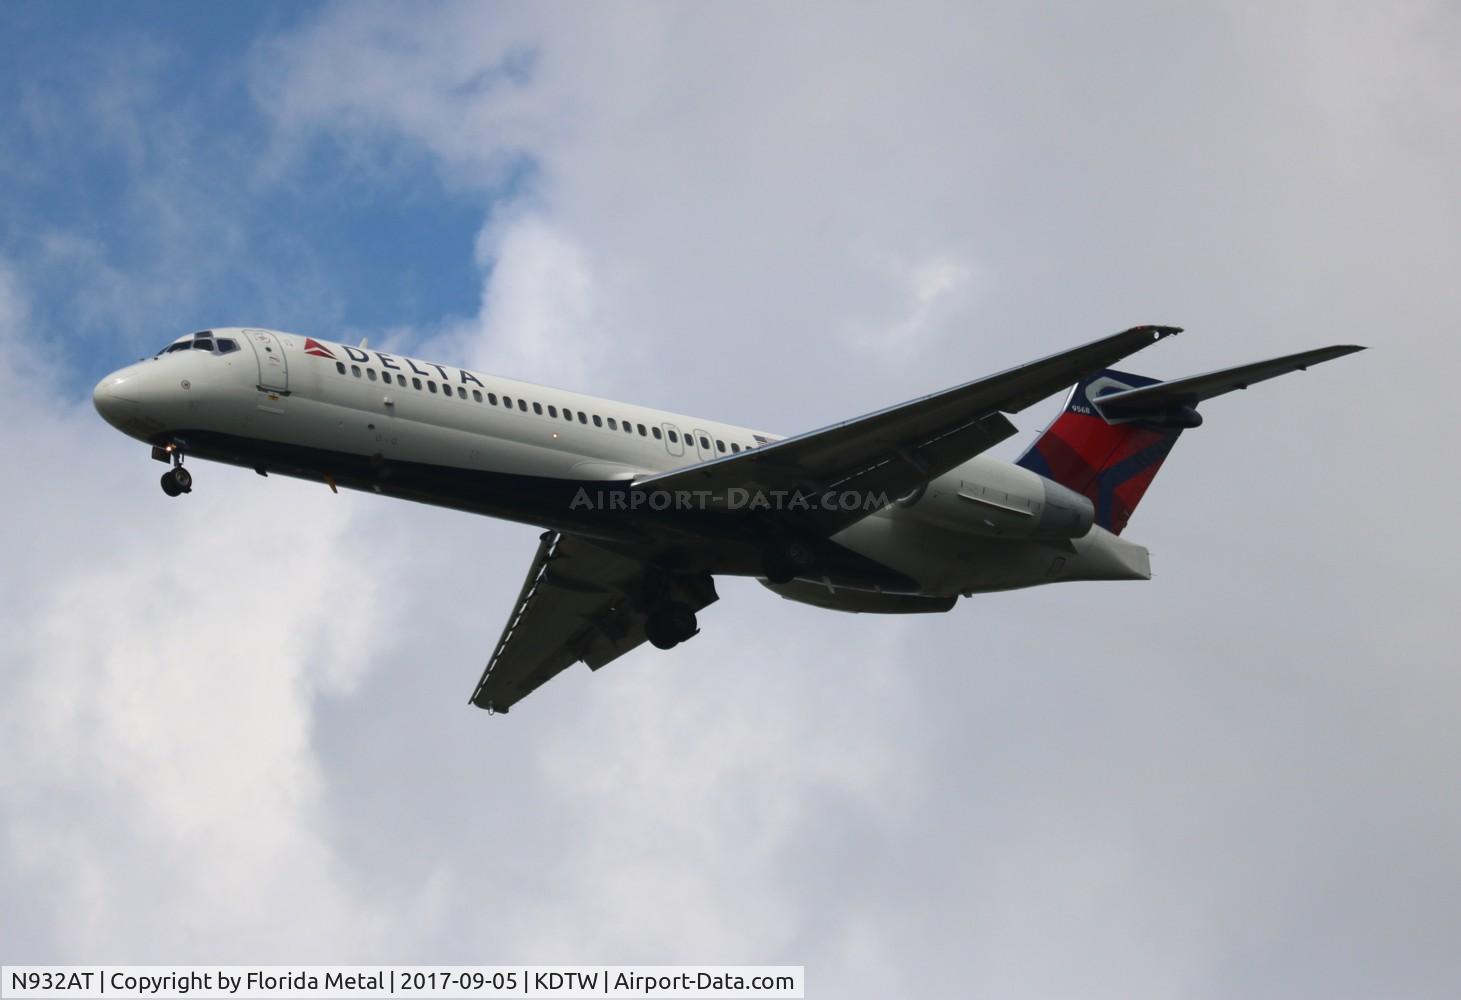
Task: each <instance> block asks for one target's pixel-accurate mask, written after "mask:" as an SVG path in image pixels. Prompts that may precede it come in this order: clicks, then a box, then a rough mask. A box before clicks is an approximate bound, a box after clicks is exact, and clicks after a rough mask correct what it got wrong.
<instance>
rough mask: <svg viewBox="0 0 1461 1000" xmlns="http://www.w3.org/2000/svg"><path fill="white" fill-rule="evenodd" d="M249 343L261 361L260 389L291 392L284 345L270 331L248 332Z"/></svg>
mask: <svg viewBox="0 0 1461 1000" xmlns="http://www.w3.org/2000/svg"><path fill="white" fill-rule="evenodd" d="M246 332H247V333H248V341H249V344H250V345H252V346H253V349H254V356H255V357H257V358H258V359H259V388H260V389H267V390H268V391H269V392H277V393H288V392H289V361H288V359H286V358H285V357H284V345H283V344H281V343H279V338H278V337H277V336H275V335H274V334H273V333H271V332H270V331H268V330H248V331H246Z"/></svg>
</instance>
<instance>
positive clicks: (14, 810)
mask: <svg viewBox="0 0 1461 1000" xmlns="http://www.w3.org/2000/svg"><path fill="white" fill-rule="evenodd" d="M1344 7H1348V8H1350V9H1347V10H1345V9H1342V8H1344ZM1457 51H1461V14H1458V9H1457V8H1456V6H1455V5H1454V4H1445V3H1439V2H1437V3H1399V2H1396V3H1386V4H1371V5H1339V4H1322V3H1315V4H1287V5H1274V4H1265V3H1252V4H1228V5H1216V6H1197V5H1182V10H1181V11H1180V12H1179V11H1177V10H1175V9H1174V8H1173V6H1172V5H1169V4H1162V3H1150V4H1140V3H1137V4H1103V5H1095V6H1093V5H1089V4H1070V5H1058V4H1056V5H1042V6H1038V7H1036V6H1032V5H1028V4H956V5H950V6H947V7H942V6H931V5H922V6H919V5H908V4H898V5H892V4H888V5H883V6H870V5H860V6H837V7H822V6H816V5H812V4H797V5H791V6H788V5H782V4H774V5H764V6H754V5H737V6H734V7H732V6H723V7H711V6H706V5H676V6H655V5H637V6H633V7H631V6H605V5H600V6H593V7H588V6H582V5H572V6H544V5H533V6H501V5H497V6H488V5H479V6H474V7H465V8H456V7H449V6H423V5H410V6H406V5H402V6H395V7H374V6H365V5H350V6H345V7H339V8H333V7H323V8H322V7H308V6H295V5H287V6H282V7H271V6H253V5H238V9H233V8H231V7H227V6H220V5H183V6H180V7H166V6H155V5H154V6H147V5H127V6H121V5H106V6H102V5H94V6H81V5H49V4H46V5H39V4H23V3H21V4H17V3H10V4H6V5H4V6H0V190H3V192H4V194H3V196H0V353H3V361H4V364H3V366H0V420H3V422H4V425H5V427H6V432H5V441H6V442H7V450H8V452H9V454H8V465H9V469H10V477H9V480H8V486H7V488H6V490H5V491H4V493H3V499H0V505H3V507H0V510H3V514H4V517H3V518H0V533H3V536H0V541H3V550H4V553H5V559H4V563H3V566H4V569H3V571H0V732H3V733H4V737H3V741H0V898H3V899H4V900H6V901H7V902H6V904H5V905H4V906H3V907H0V960H3V961H5V962H124V961H125V962H132V963H148V962H240V963H269V962H277V963H286V962H305V961H310V962H354V961H365V962H371V961H399V962H435V963H447V962H450V963H460V962H476V963H497V962H502V963H534V962H543V963H548V962H594V963H616V962H625V963H628V962H643V963H674V962H726V963H786V964H804V965H805V966H806V967H807V982H808V990H809V995H814V996H859V997H860V996H867V997H877V996H889V995H916V996H930V997H943V996H949V997H953V996H967V995H987V996H1001V997H1050V996H1083V997H1084V996H1111V997H1164V998H1166V997H1176V996H1181V997H1199V998H1207V997H1243V998H1252V997H1263V996H1274V997H1293V996H1313V997H1320V996H1322V997H1374V996H1381V995H1384V996H1406V997H1431V996H1434V997H1443V996H1444V997H1450V996H1454V995H1455V994H1456V988H1457V983H1458V982H1461V949H1458V947H1457V942H1458V940H1461V793H1458V789H1461V741H1458V738H1457V735H1456V732H1457V722H1456V720H1457V719H1458V718H1461V669H1458V662H1457V661H1458V656H1457V653H1456V649H1457V644H1458V643H1457V626H1456V610H1455V605H1456V594H1457V587H1456V585H1455V583H1454V581H1453V577H1454V575H1455V573H1456V571H1457V566H1458V559H1457V556H1458V555H1461V553H1458V544H1457V540H1456V539H1457V535H1456V500H1455V496H1456V491H1457V488H1458V485H1461V483H1458V473H1457V467H1456V462H1455V454H1456V445H1455V442H1454V434H1455V427H1456V426H1457V419H1456V418H1457V417H1458V415H1461V414H1458V413H1457V405H1456V398H1457V393H1456V390H1455V386H1454V381H1455V378H1456V372H1457V365H1458V362H1461V347H1458V323H1457V321H1458V318H1461V281H1458V279H1457V275H1458V274H1461V235H1458V234H1461V180H1458V178H1461V62H1458V61H1457V59H1456V58H1455V56H1456V53H1457ZM1137 323H1172V324H1179V325H1182V326H1185V327H1186V328H1187V332H1186V333H1185V334H1184V335H1182V336H1180V337H1177V338H1175V339H1174V340H1169V341H1166V342H1164V343H1163V344H1161V345H1159V346H1157V347H1155V348H1153V349H1152V350H1150V351H1148V352H1146V353H1144V354H1142V355H1141V356H1140V357H1139V359H1137V360H1136V362H1135V364H1134V367H1135V368H1136V370H1139V371H1143V372H1146V373H1148V374H1152V375H1156V376H1159V377H1169V376H1178V375H1185V374H1191V373H1195V372H1199V371H1204V370H1207V369H1210V368H1214V367H1219V366H1222V365H1227V364H1236V363H1240V362H1245V361H1250V360H1257V359H1260V358H1264V357H1268V356H1272V355H1277V354H1282V353H1285V352H1289V351H1295V350H1300V349H1303V348H1307V347H1314V346H1321V345H1325V344H1331V343H1361V344H1367V345H1370V347H1371V348H1372V350H1370V351H1368V352H1366V353H1364V354H1361V355H1357V356H1355V357H1351V358H1346V359H1342V360H1340V361H1336V362H1334V363H1333V364H1330V365H1326V366H1324V367H1322V368H1320V369H1316V370H1314V371H1311V372H1309V373H1307V374H1303V375H1294V376H1290V377H1287V378H1285V379H1282V380H1280V381H1277V382H1273V383H1268V384H1265V385H1263V386H1261V387H1255V388H1254V390H1253V391H1251V392H1249V393H1244V394H1239V395H1236V396H1231V397H1227V398H1224V399H1222V400H1217V401H1214V402H1213V403H1211V404H1209V405H1208V406H1206V407H1205V408H1204V411H1205V413H1206V415H1207V423H1206V425H1205V426H1204V427H1203V428H1202V429H1201V430H1199V431H1196V432H1192V433H1190V434H1188V435H1185V436H1184V437H1183V439H1182V441H1181V443H1180V444H1179V446H1178V448H1177V449H1176V451H1175V452H1174V453H1173V456H1172V457H1171V459H1170V460H1169V461H1168V462H1167V464H1166V465H1165V466H1164V469H1163V472H1162V474H1161V476H1160V477H1159V479H1158V480H1157V482H1156V484H1155V486H1154V487H1153V488H1152V490H1151V491H1150V492H1149V493H1148V494H1147V497H1146V500H1145V502H1144V504H1143V505H1142V507H1141V509H1140V510H1139V511H1138V512H1137V514H1136V516H1135V517H1134V518H1133V519H1132V522H1131V525H1130V527H1129V528H1128V530H1127V536H1128V537H1130V538H1132V539H1134V540H1135V541H1138V542H1140V543H1142V544H1145V545H1147V546H1149V547H1150V548H1151V550H1152V560H1153V567H1154V571H1155V579H1154V580H1152V581H1151V582H1150V583H1139V584H1138V583H1106V584H1069V585H1062V586H1058V587H1051V588H1044V589H1037V590H1030V591H1024V592H1017V593H1010V594H1002V595H993V596H986V597H979V598H975V599H972V600H967V601H962V602H960V604H959V605H958V606H957V607H956V608H955V609H954V610H953V611H952V612H950V613H949V614H947V615H942V616H934V617H932V618H927V619H913V620H909V619H881V618H877V617H874V616H843V615H837V614H833V613H830V612H824V611H818V610H816V609H812V608H808V607H803V606H799V605H794V604H790V603H788V602H785V601H782V600H780V599H778V598H776V597H775V596H774V595H772V594H770V593H769V592H766V591H764V590H763V589H762V588H760V587H759V586H757V585H756V584H755V583H753V582H750V581H726V582H724V583H723V584H722V586H721V588H720V589H721V594H722V600H721V601H720V602H719V603H718V604H716V605H714V606H713V607H711V608H710V609H708V610H707V611H706V612H705V613H704V614H703V615H702V616H701V621H702V626H703V628H704V631H703V632H702V634H701V635H700V636H699V637H697V638H696V639H695V640H694V641H693V642H691V643H689V644H687V645H685V646H682V647H680V648H677V649H676V650H674V651H673V652H672V653H669V654H662V653H659V652H657V651H655V650H652V649H648V648H645V649H642V650H640V651H637V652H635V653H633V654H631V655H630V656H627V657H625V658H624V659H623V660H621V661H619V662H616V663H614V664H613V665H612V666H610V667H608V668H606V669H604V670H602V671H600V672H598V673H597V674H591V673H590V672H589V671H588V670H587V669H586V668H583V667H577V668H575V669H573V670H570V671H569V672H567V673H565V674H563V675H561V676H560V677H559V678H558V679H557V680H555V681H554V682H553V683H552V684H550V685H548V686H547V687H545V688H543V689H541V690H540V691H539V692H537V693H535V694H534V695H533V696H532V697H531V698H530V699H529V700H527V701H525V702H524V703H523V704H522V705H520V706H519V707H518V708H516V709H514V711H513V713H512V715H511V716H510V717H498V718H489V717H488V716H486V715H485V713H482V712H480V711H478V710H476V709H474V708H471V707H469V706H468V705H467V703H466V699H467V697H468V696H469V694H470V693H471V691H472V688H473V685H474V683H475V681H476V679H477V677H478V675H479V674H480V672H481V669H482V665H483V663H484V661H485V658H486V656H487V654H488V653H489V651H490V649H491V647H492V645H493V643H494V642H495V641H496V639H497V636H498V633H499V631H500V629H501V626H502V624H503V621H504V619H505V617H506V615H507V614H508V611H509V610H510V606H511V604H512V601H513V598H514V597H515V595H516V593H517V590H518V588H519V586H520V585H521V581H522V576H523V574H524V573H525V572H526V570H527V565H528V562H529V561H530V559H531V557H532V553H533V550H534V545H535V541H536V539H535V532H534V531H533V530H532V529H531V528H526V527H522V526H514V525H508V524H504V523H500V522H493V521H488V520H482V519H475V520H474V519H472V518H470V517H467V516H466V515H460V514H452V513H446V512H440V511H434V510H430V509H426V508H419V507H413V506H410V505H406V504H401V503H396V502H392V501H385V500H381V499H379V498H373V497H364V496H355V495H348V496H346V495H342V496H334V495H332V494H331V493H330V492H329V491H328V490H326V489H324V488H323V487H320V486H316V485H310V484H304V483H299V482H294V481H290V480H285V479H280V478H277V477H275V478H269V479H261V478H258V477H256V476H254V475H253V474H252V473H248V472H246V471H243V470H234V469H229V468H225V467H221V466H212V465H207V464H202V465H199V466H198V467H196V468H195V469H194V475H195V478H196V483H197V485H196V487H195V490H194V492H193V493H192V494H191V495H190V496H187V497H185V498H182V499H180V500H169V499H167V498H166V497H164V496H163V495H162V493H161V491H160V490H159V489H158V488H157V473H158V471H159V468H160V467H159V466H157V465H155V464H154V463H152V462H149V461H148V460H147V455H146V449H145V447H143V446H142V445H140V444H138V443H137V442H135V441H131V440H129V439H126V438H124V437H122V436H120V435H118V434H116V433H115V432H114V431H112V430H111V429H110V428H109V427H107V426H106V425H105V424H103V423H102V422H101V420H100V419H99V418H98V417H97V416H96V415H95V413H94V412H93V411H92V408H91V404H90V398H89V394H90V387H91V385H92V384H93V383H94V382H95V381H96V380H97V379H98V378H99V377H100V376H102V375H103V374H105V373H106V372H107V371H109V370H111V369H113V368H116V367H119V366H121V365H123V364H125V363H127V362H129V361H131V360H133V359H135V358H137V357H138V356H140V355H142V354H144V353H151V352H152V351H153V350H155V349H156V348H157V347H158V346H160V345H161V344H162V343H164V342H165V341H167V340H169V339H171V338H173V337H175V336H177V335H179V334H181V333H184V332H187V331H189V330H191V329H198V328H204V327H207V326H210V325H234V324H237V325H244V324H247V325H257V326H268V327H275V328H280V329H286V330H292V331H297V332H300V333H307V334H312V335H318V336H323V337H327V338H330V339H336V340H346V341H352V342H353V340H355V339H358V338H359V337H362V336H369V337H370V338H371V341H372V343H375V344H377V345H385V344H391V345H394V346H396V347H397V348H399V349H401V350H409V351H411V352H413V353H416V354H418V355H421V354H424V355H426V356H429V357H434V358H438V359H440V360H441V361H443V362H445V363H453V364H456V363H460V364H466V365H471V366H475V367H479V368H483V369H486V370H488V371H494V372H499V373H502V374H505V375H511V376H516V377H521V378H526V379H529V380H535V381H541V382H546V383H549V384H555V385H561V386H564V387H566V388H571V389H577V390H584V391H589V392H593V393H597V394H601V395H608V396H614V397H618V398H623V399H628V400H632V401H635V402H642V403H644V404H647V405H654V406H662V407H664V408H667V409H672V410H678V411H688V412H691V413H700V414H703V415H705V416H707V417H712V418H719V419H724V420H727V421H731V422H739V423H743V424H750V425H753V426H758V427H767V428H770V429H773V430H776V431H779V432H782V433H793V432H797V431H801V430H806V429H810V428H812V427H816V426H819V425H821V424H824V423H826V422H829V421H832V420H836V419H842V418H846V417H850V416H853V415H856V414H858V413H860V412H865V411H867V410H871V409H875V408H878V407H881V406H884V405H888V404H891V403H895V402H898V401H900V400H902V399H906V398H909V397H911V396H914V395H918V394H921V393H924V392H928V391H932V390H935V389H938V388H942V387H944V386H946V385H949V384H952V383H954V382H958V381H963V380H966V379H969V378H973V377H975V376H978V375H980V374H984V373H987V372H990V371H993V370H997V369H1000V368H1003V367H1006V366H1009V365H1011V364H1015V363H1018V362H1020V361H1023V360H1027V359H1029V358H1032V357H1035V356H1039V355H1041V354H1045V353H1048V352H1050V351H1053V350H1058V349H1060V348H1063V347H1066V346H1070V345H1073V344H1076V343H1079V342H1081V341H1083V340H1087V339H1091V338H1094V337H1097V336H1101V335H1104V334H1107V333H1110V332H1113V331H1115V330H1119V329H1123V328H1125V327H1128V326H1132V325H1134V324H1137ZM1051 412H1052V405H1051V404H1046V405H1045V406H1043V407H1041V408H1039V409H1037V410H1032V411H1029V412H1027V413H1025V414H1022V415H1021V416H1020V417H1019V418H1018V420H1017V422H1018V424H1019V426H1020V427H1021V428H1022V430H1023V431H1024V432H1025V433H1023V434H1022V435H1021V436H1020V437H1018V438H1016V439H1014V440H1012V441H1010V442H1006V444H1005V445H1003V446H1001V449H1000V451H999V453H1000V454H1004V455H1007V456H1012V455H1014V454H1016V453H1017V452H1018V450H1019V449H1021V448H1022V447H1023V446H1024V445H1025V444H1026V443H1027V442H1028V440H1029V438H1030V435H1032V434H1034V433H1036V432H1038V430H1039V428H1040V427H1041V426H1042V425H1043V423H1044V421H1045V420H1046V419H1048V417H1049V415H1050V413H1051Z"/></svg>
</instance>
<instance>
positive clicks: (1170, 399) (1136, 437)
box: [1018, 344, 1364, 535]
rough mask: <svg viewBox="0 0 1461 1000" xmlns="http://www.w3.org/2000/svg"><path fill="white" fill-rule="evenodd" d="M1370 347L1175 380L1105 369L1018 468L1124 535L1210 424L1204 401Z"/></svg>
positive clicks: (1326, 350)
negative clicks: (1178, 454) (1156, 484)
mask: <svg viewBox="0 0 1461 1000" xmlns="http://www.w3.org/2000/svg"><path fill="white" fill-rule="evenodd" d="M1363 350H1364V348H1363V347H1359V346H1357V345H1355V344H1335V345H1334V346H1332V347H1319V348H1315V349H1314V350H1311V351H1301V352H1299V353H1298V354H1288V355H1285V356H1284V357H1281V358H1270V359H1269V360H1267V361H1256V362H1254V363H1253V364H1248V365H1239V366H1238V367H1236V368H1224V369H1223V370H1222V371H1215V372H1208V373H1207V374H1206V375H1193V376H1191V377H1189V378H1179V379H1173V380H1172V381H1169V382H1161V381H1158V380H1157V379H1154V378H1147V377H1146V376H1145V375H1128V374H1126V373H1125V372H1117V371H1109V370H1108V371H1103V372H1098V373H1097V374H1095V375H1092V376H1091V377H1090V378H1087V379H1084V380H1082V381H1081V382H1080V383H1078V384H1077V385H1076V387H1075V389H1073V390H1072V391H1071V394H1070V399H1068V400H1066V403H1065V409H1064V411H1062V412H1061V414H1060V416H1058V417H1056V418H1055V421H1054V422H1053V423H1052V424H1051V425H1050V426H1049V427H1047V428H1045V433H1044V434H1041V435H1040V437H1039V439H1038V440H1037V441H1036V442H1035V443H1034V444H1033V445H1031V446H1030V450H1029V451H1027V452H1025V453H1024V454H1023V455H1021V456H1020V458H1019V463H1018V464H1020V465H1022V466H1024V467H1025V468H1026V469H1029V470H1030V471H1031V472H1037V473H1039V474H1040V475H1042V476H1044V477H1045V478H1046V479H1053V480H1054V481H1055V482H1057V483H1059V484H1060V485H1061V486H1065V487H1068V488H1069V489H1072V490H1075V491H1076V492H1077V493H1081V494H1084V495H1085V496H1086V497H1089V498H1090V501H1091V503H1092V504H1093V505H1095V508H1096V523H1097V524H1099V525H1100V526H1101V527H1103V528H1105V529H1106V530H1107V531H1110V532H1113V533H1114V534H1118V535H1119V534H1121V529H1122V528H1125V527H1126V522H1127V521H1128V520H1130V519H1131V512H1132V511H1134V510H1136V505H1137V504H1138V503H1140V502H1141V498H1142V494H1144V493H1145V492H1146V488H1147V487H1148V486H1150V485H1151V484H1152V480H1153V479H1154V478H1156V475H1157V470H1158V469H1160V468H1161V467H1162V462H1163V461H1164V460H1165V459H1166V457H1167V453H1168V452H1169V451H1171V450H1172V445H1174V444H1176V443H1177V437H1178V435H1180V434H1181V433H1182V431H1183V430H1184V429H1185V428H1188V427H1197V426H1199V425H1200V424H1201V423H1202V416H1201V415H1200V414H1199V413H1198V412H1197V404H1199V403H1201V402H1203V401H1205V400H1208V399H1212V398H1214V397H1216V396H1222V395H1226V394H1227V393H1230V392H1234V391H1236V390H1238V389H1246V388H1248V387H1249V386H1250V385H1253V384H1255V383H1258V382H1264V381H1267V380H1268V379H1271V378H1277V377H1278V376H1280V375H1286V374H1288V373H1289V372H1297V371H1305V370H1307V369H1308V368H1310V367H1312V366H1313V365H1317V364H1323V363H1324V362H1325V361H1332V360H1334V359H1335V358H1342V357H1344V356H1345V355H1346V354H1353V353H1354V352H1355V351H1363Z"/></svg>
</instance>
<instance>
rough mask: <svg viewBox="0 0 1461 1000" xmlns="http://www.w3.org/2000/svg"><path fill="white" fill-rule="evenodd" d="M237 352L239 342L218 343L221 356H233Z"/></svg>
mask: <svg viewBox="0 0 1461 1000" xmlns="http://www.w3.org/2000/svg"><path fill="white" fill-rule="evenodd" d="M236 350H238V341H236V340H228V339H224V340H220V341H219V342H218V353H219V354H232V353H233V352H234V351H236Z"/></svg>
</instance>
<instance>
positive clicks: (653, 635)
mask: <svg viewBox="0 0 1461 1000" xmlns="http://www.w3.org/2000/svg"><path fill="white" fill-rule="evenodd" d="M644 636H645V638H646V639H648V640H649V641H650V644H651V645H653V646H654V648H655V649H674V648H675V647H676V646H678V645H679V644H680V640H679V639H676V638H675V637H674V636H673V635H671V634H670V632H669V626H668V625H667V624H666V622H665V620H664V619H663V618H661V617H660V616H659V615H650V616H649V620H648V621H646V622H645V623H644Z"/></svg>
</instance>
